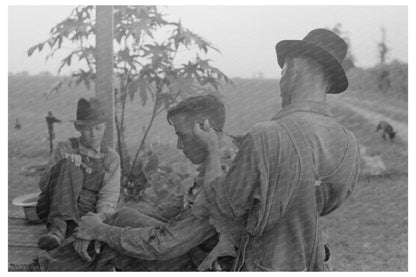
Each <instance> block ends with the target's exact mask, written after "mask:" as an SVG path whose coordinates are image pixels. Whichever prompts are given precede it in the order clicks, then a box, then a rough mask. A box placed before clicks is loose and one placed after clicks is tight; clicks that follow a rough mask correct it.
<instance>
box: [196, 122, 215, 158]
mask: <svg viewBox="0 0 416 277" xmlns="http://www.w3.org/2000/svg"><path fill="white" fill-rule="evenodd" d="M194 134H195V136H197V137H198V138H199V139H200V140H202V141H203V142H204V143H205V144H206V145H207V146H208V152H209V154H210V155H211V154H212V153H213V152H219V146H218V136H217V134H216V133H215V131H214V129H212V128H210V126H209V122H208V119H205V121H204V123H203V124H200V123H198V122H195V125H194Z"/></svg>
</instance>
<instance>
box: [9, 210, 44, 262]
mask: <svg viewBox="0 0 416 277" xmlns="http://www.w3.org/2000/svg"><path fill="white" fill-rule="evenodd" d="M43 233H46V227H45V225H44V224H29V223H28V222H27V221H26V220H25V219H20V218H9V241H8V245H9V259H8V260H9V264H10V263H13V264H21V263H30V262H31V261H32V259H34V258H35V257H36V256H37V255H38V254H39V253H40V252H41V251H43V250H41V249H39V248H38V246H37V242H38V238H39V236H40V235H41V234H43Z"/></svg>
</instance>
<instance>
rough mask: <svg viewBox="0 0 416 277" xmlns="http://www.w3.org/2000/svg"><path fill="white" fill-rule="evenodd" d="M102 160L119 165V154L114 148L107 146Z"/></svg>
mask: <svg viewBox="0 0 416 277" xmlns="http://www.w3.org/2000/svg"><path fill="white" fill-rule="evenodd" d="M104 161H105V163H106V164H108V165H113V166H119V165H120V156H119V155H118V153H117V151H116V150H114V149H113V148H111V147H108V146H107V147H106V148H105V150H104Z"/></svg>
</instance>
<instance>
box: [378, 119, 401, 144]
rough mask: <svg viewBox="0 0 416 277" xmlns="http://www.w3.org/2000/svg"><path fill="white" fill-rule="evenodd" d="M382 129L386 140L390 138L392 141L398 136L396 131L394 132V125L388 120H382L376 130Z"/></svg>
mask: <svg viewBox="0 0 416 277" xmlns="http://www.w3.org/2000/svg"><path fill="white" fill-rule="evenodd" d="M380 130H381V131H382V136H383V139H384V140H387V139H389V140H390V141H392V140H393V139H394V137H395V136H396V132H394V130H393V126H391V124H390V123H388V122H387V121H384V120H382V121H380V122H379V123H378V125H377V129H376V132H378V131H380Z"/></svg>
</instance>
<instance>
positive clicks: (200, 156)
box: [172, 113, 208, 164]
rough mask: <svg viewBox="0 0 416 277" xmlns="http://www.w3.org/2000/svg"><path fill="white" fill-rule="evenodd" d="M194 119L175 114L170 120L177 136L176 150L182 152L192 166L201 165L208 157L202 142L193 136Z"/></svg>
mask: <svg viewBox="0 0 416 277" xmlns="http://www.w3.org/2000/svg"><path fill="white" fill-rule="evenodd" d="M196 120H197V118H196V117H193V116H189V115H186V114H181V113H179V114H177V115H175V116H174V117H173V118H172V122H173V127H174V128H175V133H176V135H177V136H178V142H177V148H178V149H179V150H182V152H183V154H184V155H185V157H187V158H188V159H189V160H190V161H191V162H192V163H193V164H201V163H203V162H204V161H205V160H206V158H207V156H208V149H207V146H206V145H205V143H204V142H202V141H201V140H200V139H199V138H198V137H196V136H195V135H194V124H195V121H196Z"/></svg>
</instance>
